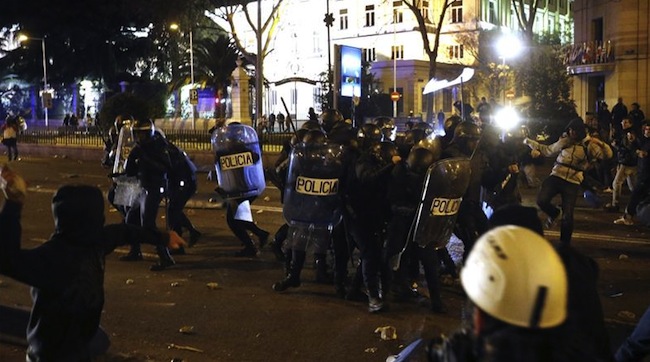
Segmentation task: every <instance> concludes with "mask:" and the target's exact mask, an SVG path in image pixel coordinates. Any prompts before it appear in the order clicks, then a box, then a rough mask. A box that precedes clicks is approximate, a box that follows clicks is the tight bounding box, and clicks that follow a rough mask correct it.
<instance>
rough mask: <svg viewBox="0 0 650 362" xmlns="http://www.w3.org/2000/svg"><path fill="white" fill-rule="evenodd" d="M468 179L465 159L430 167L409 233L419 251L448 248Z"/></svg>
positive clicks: (447, 160)
mask: <svg viewBox="0 0 650 362" xmlns="http://www.w3.org/2000/svg"><path fill="white" fill-rule="evenodd" d="M470 175H471V169H470V160H469V159H468V158H460V157H459V158H448V159H444V160H440V161H438V162H436V163H434V164H433V165H431V166H430V167H429V169H428V170H427V175H426V177H425V179H424V187H423V189H422V197H421V201H420V205H419V206H418V209H417V212H416V214H415V219H414V225H413V230H411V241H414V242H416V243H417V244H418V245H420V246H422V247H424V246H427V245H429V244H430V243H435V246H436V248H441V247H444V246H445V245H447V243H448V242H449V238H450V237H451V234H452V232H453V230H454V225H455V224H456V218H457V216H458V209H459V208H460V202H461V201H462V199H463V195H464V194H465V191H467V187H468V186H469V179H470Z"/></svg>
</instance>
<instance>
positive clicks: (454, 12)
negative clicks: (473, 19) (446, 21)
mask: <svg viewBox="0 0 650 362" xmlns="http://www.w3.org/2000/svg"><path fill="white" fill-rule="evenodd" d="M451 22H452V23H462V22H463V2H462V1H454V2H453V3H452V4H451Z"/></svg>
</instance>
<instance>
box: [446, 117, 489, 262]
mask: <svg viewBox="0 0 650 362" xmlns="http://www.w3.org/2000/svg"><path fill="white" fill-rule="evenodd" d="M480 138H481V130H480V128H479V126H478V125H476V124H475V123H473V122H468V121H463V122H461V123H459V124H458V126H456V129H455V130H454V138H453V140H452V142H451V144H450V145H449V146H448V147H447V148H446V149H445V150H444V151H443V158H448V157H460V158H469V159H470V168H471V177H470V181H469V186H468V188H467V191H466V192H465V195H464V196H463V199H462V202H461V203H460V209H459V211H458V218H457V220H456V227H455V228H454V234H455V235H456V236H457V237H458V238H459V239H461V240H462V241H463V245H464V247H465V250H464V253H463V255H464V256H465V257H466V256H467V255H468V254H469V252H470V250H471V249H472V246H473V245H474V243H475V242H476V239H478V237H479V236H481V235H482V234H483V233H484V232H485V231H487V229H488V220H487V216H486V215H485V213H484V212H483V199H482V196H481V188H482V187H487V188H488V189H492V188H493V187H494V184H495V183H496V181H495V180H496V179H497V176H496V174H495V172H494V171H493V169H492V168H491V165H490V162H489V159H488V157H487V155H486V154H485V152H484V150H482V149H481V148H479V147H478V143H479V139H480Z"/></svg>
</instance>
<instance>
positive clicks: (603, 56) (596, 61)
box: [562, 40, 615, 75]
mask: <svg viewBox="0 0 650 362" xmlns="http://www.w3.org/2000/svg"><path fill="white" fill-rule="evenodd" d="M562 56H563V57H564V64H565V65H566V67H567V72H568V73H569V74H571V75H575V74H586V73H603V72H610V71H613V70H614V68H615V62H614V60H615V59H614V44H613V43H612V42H611V41H610V40H607V41H589V42H584V43H580V44H571V45H567V46H565V47H564V48H563V49H562Z"/></svg>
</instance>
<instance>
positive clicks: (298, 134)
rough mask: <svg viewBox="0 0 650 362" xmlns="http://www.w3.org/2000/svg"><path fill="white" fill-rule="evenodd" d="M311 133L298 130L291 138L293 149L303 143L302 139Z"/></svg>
mask: <svg viewBox="0 0 650 362" xmlns="http://www.w3.org/2000/svg"><path fill="white" fill-rule="evenodd" d="M307 132H309V130H307V129H304V128H301V129H298V130H296V133H295V134H294V135H293V136H291V141H290V143H291V147H293V146H295V145H297V144H298V143H300V142H302V139H303V138H304V137H305V135H306V134H307Z"/></svg>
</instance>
